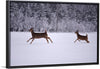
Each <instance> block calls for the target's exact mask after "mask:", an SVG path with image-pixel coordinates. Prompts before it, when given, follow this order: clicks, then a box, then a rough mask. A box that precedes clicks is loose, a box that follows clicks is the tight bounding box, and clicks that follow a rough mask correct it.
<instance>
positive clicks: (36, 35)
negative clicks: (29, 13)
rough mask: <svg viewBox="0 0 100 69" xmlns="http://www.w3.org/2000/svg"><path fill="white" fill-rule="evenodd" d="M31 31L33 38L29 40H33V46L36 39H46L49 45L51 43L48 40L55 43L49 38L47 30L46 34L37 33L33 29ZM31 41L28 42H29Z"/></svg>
mask: <svg viewBox="0 0 100 69" xmlns="http://www.w3.org/2000/svg"><path fill="white" fill-rule="evenodd" d="M29 31H30V32H31V34H32V37H31V38H30V39H29V40H31V39H32V41H31V43H30V44H32V42H33V40H34V39H39V38H45V39H46V40H47V43H49V41H48V39H49V40H50V41H51V43H53V41H52V40H51V39H50V37H48V34H47V31H46V30H45V32H44V33H35V32H34V31H33V28H31V29H30V30H29ZM29 40H27V42H29Z"/></svg>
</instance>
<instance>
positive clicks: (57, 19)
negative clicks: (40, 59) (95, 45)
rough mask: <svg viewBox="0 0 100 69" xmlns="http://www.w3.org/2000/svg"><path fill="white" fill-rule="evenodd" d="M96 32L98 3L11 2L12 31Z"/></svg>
mask: <svg viewBox="0 0 100 69" xmlns="http://www.w3.org/2000/svg"><path fill="white" fill-rule="evenodd" d="M31 27H33V28H34V30H35V31H38V32H43V31H44V30H47V31H49V32H74V31H76V30H79V31H81V32H95V31H97V5H90V4H89V5H85V4H54V3H34V2H33V3H26V2H25V3H24V2H22V3H21V2H10V31H28V30H29V29H30V28H31Z"/></svg>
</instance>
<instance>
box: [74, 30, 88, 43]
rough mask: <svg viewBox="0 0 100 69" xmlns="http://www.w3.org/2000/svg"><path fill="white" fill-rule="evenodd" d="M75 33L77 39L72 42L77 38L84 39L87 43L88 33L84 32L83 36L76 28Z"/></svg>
mask: <svg viewBox="0 0 100 69" xmlns="http://www.w3.org/2000/svg"><path fill="white" fill-rule="evenodd" d="M75 33H76V35H77V39H76V40H75V41H74V43H75V42H76V41H77V40H79V41H80V40H85V41H86V42H87V43H89V41H88V35H87V34H86V36H83V35H80V34H79V31H78V30H77V31H76V32H75Z"/></svg>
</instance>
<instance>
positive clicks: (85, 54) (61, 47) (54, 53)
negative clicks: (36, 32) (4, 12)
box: [11, 32, 97, 66]
mask: <svg viewBox="0 0 100 69" xmlns="http://www.w3.org/2000/svg"><path fill="white" fill-rule="evenodd" d="M48 35H49V37H50V38H51V39H52V41H53V43H51V42H50V41H49V44H48V43H47V41H46V40H45V39H43V38H41V39H35V40H34V41H33V43H32V44H30V42H31V40H30V42H28V43H27V40H28V39H29V38H30V37H31V33H29V32H11V66H20V65H46V64H73V63H92V62H97V33H96V32H93V33H88V36H89V41H90V43H86V42H85V41H80V42H79V41H76V43H74V41H75V40H76V38H77V37H76V34H75V33H48Z"/></svg>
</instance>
